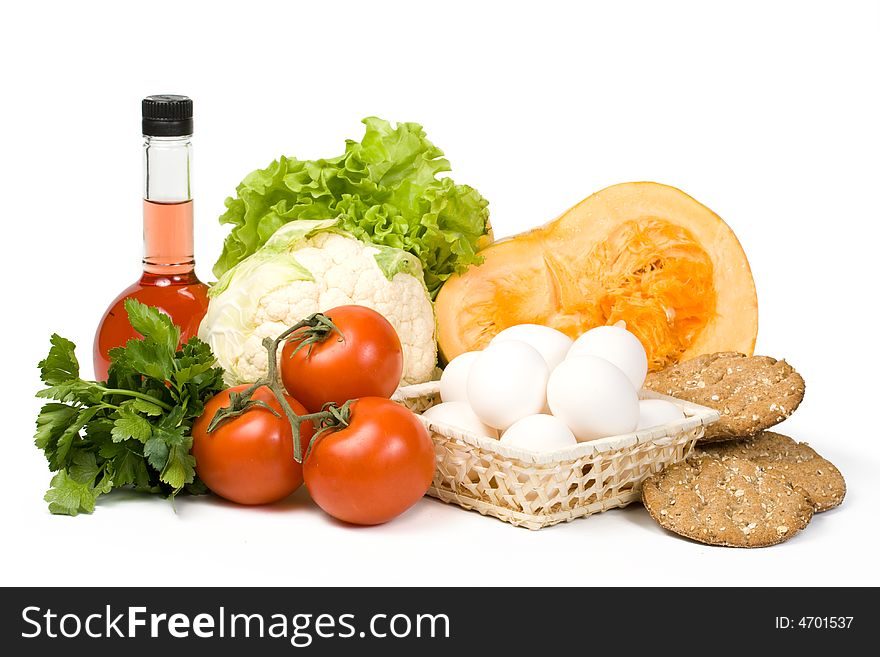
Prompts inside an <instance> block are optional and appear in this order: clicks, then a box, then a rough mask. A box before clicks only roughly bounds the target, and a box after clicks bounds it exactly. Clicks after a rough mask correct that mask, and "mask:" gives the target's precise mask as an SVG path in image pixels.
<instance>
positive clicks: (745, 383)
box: [645, 352, 804, 442]
mask: <svg viewBox="0 0 880 657" xmlns="http://www.w3.org/2000/svg"><path fill="white" fill-rule="evenodd" d="M645 387H646V388H648V389H650V390H655V391H656V392H660V393H663V394H665V395H671V396H672V397H678V398H679V399H684V400H687V401H690V402H694V403H695V404H701V405H703V406H708V407H709V408H714V409H715V410H717V411H719V412H720V413H721V419H720V420H718V422H714V423H713V424H710V425H709V426H708V427H706V435H705V436H704V437H703V438H702V439H701V442H712V441H716V440H730V439H731V438H739V437H743V436H753V435H755V434H756V433H758V432H759V431H762V430H763V429H769V428H770V427H772V426H773V425H775V424H778V423H780V422H782V421H783V420H784V419H785V418H787V417H788V416H789V415H791V414H792V413H793V412H794V410H795V409H796V408H797V407H798V405H799V404H800V403H801V400H802V399H803V398H804V380H803V378H801V375H800V374H798V373H797V372H795V370H794V368H793V367H792V366H791V365H789V364H788V363H786V362H785V361H784V360H776V359H775V358H770V357H769V356H746V355H744V354H738V353H735V352H720V353H716V354H706V355H703V356H697V357H696V358H693V359H691V360H687V361H684V362H681V363H678V364H676V365H673V366H671V367H667V368H666V369H664V370H661V371H659V372H652V373H650V374H649V375H648V377H647V379H646V380H645Z"/></svg>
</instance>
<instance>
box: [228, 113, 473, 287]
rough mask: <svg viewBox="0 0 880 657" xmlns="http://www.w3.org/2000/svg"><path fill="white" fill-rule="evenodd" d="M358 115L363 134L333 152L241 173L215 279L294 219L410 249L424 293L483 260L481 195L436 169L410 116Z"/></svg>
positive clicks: (436, 152) (442, 165)
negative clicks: (330, 224)
mask: <svg viewBox="0 0 880 657" xmlns="http://www.w3.org/2000/svg"><path fill="white" fill-rule="evenodd" d="M363 123H364V124H365V125H366V133H365V134H364V137H363V139H362V140H361V141H360V142H356V141H352V140H348V141H347V142H346V146H345V153H344V154H343V155H341V156H339V157H335V158H331V159H326V160H297V159H296V158H287V157H281V158H280V159H278V160H276V161H274V162H272V164H270V165H269V166H268V167H266V168H265V169H260V170H257V171H254V172H252V173H250V174H248V175H247V176H246V177H245V179H244V180H243V181H242V182H241V184H240V185H239V186H238V188H237V190H236V192H237V195H236V197H235V198H227V199H226V208H227V209H226V212H225V213H224V214H223V215H222V216H221V217H220V223H221V224H231V225H232V230H231V232H230V233H229V235H228V236H227V238H226V241H225V242H224V245H223V252H222V253H221V255H220V258H219V259H218V260H217V263H216V264H215V265H214V274H215V275H216V276H217V277H218V278H220V279H221V283H222V282H223V280H222V277H223V275H224V274H225V273H226V272H227V271H228V270H229V269H231V268H232V267H234V266H235V265H236V264H238V263H239V262H241V261H242V260H243V259H244V258H246V257H247V256H249V255H251V254H253V253H254V252H255V251H256V250H257V249H258V248H260V247H261V246H262V245H263V244H265V243H266V242H267V241H268V240H269V238H270V237H271V236H272V234H273V233H274V232H275V231H276V230H277V229H278V228H279V227H281V226H283V225H285V224H288V223H290V222H295V221H300V220H327V219H337V220H338V223H337V226H338V228H339V229H341V230H343V231H345V232H348V233H350V234H352V235H353V236H354V237H356V238H358V239H360V240H362V241H364V242H369V243H372V244H375V245H377V246H389V247H394V248H396V249H403V250H404V251H407V252H409V253H411V254H412V255H414V256H415V257H416V258H418V259H419V260H420V261H421V263H422V267H423V269H424V277H425V284H426V286H427V288H428V291H429V292H430V294H431V297H432V298H434V297H435V296H436V295H437V292H438V291H439V289H440V286H441V285H442V284H443V281H445V280H446V279H447V278H449V276H451V275H452V274H453V273H456V272H462V271H464V270H465V269H466V268H467V267H468V266H469V265H471V264H475V263H478V262H480V261H481V259H480V258H479V256H477V242H478V240H479V239H480V237H482V236H483V235H485V234H486V233H487V232H488V231H489V222H488V220H489V210H488V207H487V206H488V202H487V201H486V200H485V199H484V198H483V197H482V196H480V194H479V192H477V191H476V190H475V189H473V188H472V187H469V186H467V185H456V184H455V183H454V182H453V181H452V179H450V178H448V177H445V178H438V177H437V176H438V174H441V173H443V172H446V171H449V170H450V167H449V161H448V160H446V159H445V158H443V157H442V156H443V151H441V150H440V149H439V148H437V147H436V146H434V145H433V144H432V143H431V142H430V141H428V139H427V138H426V136H425V132H424V130H423V129H422V127H421V126H420V125H418V124H417V123H399V124H397V127H392V126H391V124H390V123H388V122H387V121H383V120H382V119H378V118H375V117H370V118H366V119H364V120H363Z"/></svg>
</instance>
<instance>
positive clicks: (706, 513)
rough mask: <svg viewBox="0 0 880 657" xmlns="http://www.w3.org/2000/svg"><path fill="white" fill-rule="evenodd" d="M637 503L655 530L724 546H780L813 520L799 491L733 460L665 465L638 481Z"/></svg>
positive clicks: (704, 458)
mask: <svg viewBox="0 0 880 657" xmlns="http://www.w3.org/2000/svg"><path fill="white" fill-rule="evenodd" d="M642 502H643V503H644V505H645V508H646V509H647V510H648V513H650V514H651V517H652V518H654V520H656V521H657V523H659V524H660V526H661V527H663V528H665V529H668V530H669V531H672V532H675V533H676V534H680V535H681V536H685V537H687V538H691V539H693V540H695V541H699V542H701V543H706V544H708V545H723V546H726V547H764V546H767V545H775V544H776V543H781V542H782V541H785V540H787V539H789V538H791V537H792V536H794V535H795V534H797V533H798V532H799V531H800V530H801V529H803V528H804V527H806V526H807V524H808V523H809V522H810V518H812V517H813V505H812V502H811V501H810V500H809V499H808V498H807V497H806V496H805V495H804V494H803V493H802V492H800V491H798V490H796V489H795V488H794V487H793V486H791V485H790V484H789V483H787V482H786V481H784V480H783V479H781V478H779V477H773V476H768V475H767V473H766V472H765V471H764V469H763V468H762V467H761V466H759V465H757V464H756V463H753V462H752V461H748V460H746V459H738V458H736V457H734V456H731V457H728V458H725V459H723V460H722V459H719V458H715V457H714V456H696V457H691V458H689V459H687V460H686V461H680V462H678V463H675V464H673V465H670V466H668V467H666V468H664V469H663V470H662V471H660V472H659V473H657V474H655V475H653V476H651V477H649V478H648V479H646V480H645V481H644V482H643V484H642Z"/></svg>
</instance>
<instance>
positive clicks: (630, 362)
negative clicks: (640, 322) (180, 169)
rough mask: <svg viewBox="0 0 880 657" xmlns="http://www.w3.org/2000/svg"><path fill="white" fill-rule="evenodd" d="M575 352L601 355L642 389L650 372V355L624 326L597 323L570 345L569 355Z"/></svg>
mask: <svg viewBox="0 0 880 657" xmlns="http://www.w3.org/2000/svg"><path fill="white" fill-rule="evenodd" d="M572 356H598V357H599V358H604V359H605V360H607V361H609V362H610V363H614V364H615V365H617V367H619V368H620V369H622V370H623V371H624V373H625V374H626V375H627V376H628V377H629V380H630V382H632V384H633V387H634V388H635V389H636V390H639V389H640V388H641V387H642V385H643V384H644V383H645V376H646V375H647V373H648V356H647V355H646V354H645V348H644V347H643V346H642V343H641V342H639V339H638V338H637V337H636V336H634V335H633V334H632V333H630V332H629V331H627V330H626V329H625V328H623V327H622V326H597V327H596V328H592V329H590V330H589V331H587V332H586V333H584V334H583V335H582V336H580V337H579V338H578V339H577V340H575V341H574V344H572V345H571V349H569V350H568V356H567V358H571V357H572Z"/></svg>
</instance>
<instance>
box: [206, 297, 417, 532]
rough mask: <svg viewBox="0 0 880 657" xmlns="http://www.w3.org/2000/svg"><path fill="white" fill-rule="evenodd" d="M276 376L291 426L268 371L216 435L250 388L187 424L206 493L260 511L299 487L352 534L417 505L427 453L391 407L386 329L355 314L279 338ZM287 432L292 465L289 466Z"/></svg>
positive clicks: (393, 381)
mask: <svg viewBox="0 0 880 657" xmlns="http://www.w3.org/2000/svg"><path fill="white" fill-rule="evenodd" d="M325 320H326V321H325ZM274 349H275V344H274V343H273V345H272V347H271V349H270V352H271V353H270V355H274V351H273V350H274ZM278 365H279V367H278V372H279V373H280V379H281V381H282V383H283V385H284V389H285V390H284V394H283V396H284V399H285V401H286V403H287V405H288V406H289V409H290V410H291V411H292V412H293V415H294V416H296V417H298V418H303V419H302V420H298V421H294V422H293V423H292V422H291V420H290V419H289V416H288V415H287V414H286V411H285V409H284V407H283V406H282V404H281V401H280V400H279V398H278V397H279V395H278V393H277V388H276V389H273V386H277V383H273V382H272V381H271V377H272V376H273V375H275V372H276V369H275V368H274V367H273V368H270V377H269V379H267V381H266V385H261V386H259V387H256V388H255V389H253V390H251V391H250V394H249V396H248V399H249V401H247V402H246V403H247V407H246V408H244V409H243V411H239V412H234V413H229V415H228V417H226V418H224V420H223V421H222V422H220V423H219V424H217V423H216V422H215V418H216V417H217V414H218V411H221V409H225V412H228V411H229V409H230V408H235V403H241V400H240V399H236V398H237V397H239V396H241V395H246V396H247V394H248V391H249V389H250V388H252V386H246V385H245V386H237V387H235V388H231V389H229V390H224V391H223V392H221V393H220V394H218V395H216V396H215V397H214V398H213V399H211V400H210V401H209V402H208V403H207V404H206V407H205V412H204V413H203V414H202V416H201V417H200V418H199V419H198V420H197V421H196V423H195V424H194V425H193V448H192V453H193V456H195V459H196V471H197V473H198V475H199V477H200V478H201V479H202V481H204V483H205V484H206V485H207V486H208V488H210V489H211V490H212V491H213V492H214V493H216V494H217V495H219V496H221V497H224V498H226V499H228V500H231V501H233V502H238V503H240V504H267V503H270V502H275V501H278V500H280V499H283V498H285V497H287V496H288V495H290V494H291V493H292V492H293V491H295V490H296V489H297V488H299V486H300V485H301V484H302V483H303V481H305V484H306V488H308V490H309V493H310V494H311V496H312V499H313V500H314V501H315V502H316V503H317V504H318V506H320V507H321V508H322V509H323V510H324V511H326V512H327V513H329V514H330V515H332V516H333V517H335V518H338V519H339V520H343V521H345V522H350V523H354V524H362V525H374V524H379V523H383V522H387V521H388V520H391V519H392V518H394V517H396V516H398V515H400V514H401V513H403V512H404V511H406V510H407V509H408V508H410V507H411V506H412V505H413V504H415V503H416V502H417V501H418V500H419V498H421V497H422V496H423V495H424V494H425V492H426V491H427V489H428V486H429V485H430V483H431V480H432V478H433V474H434V449H433V446H432V444H431V440H430V438H429V437H428V433H427V431H426V430H425V428H424V426H423V425H422V423H421V422H420V421H419V419H418V418H417V417H416V416H415V415H414V414H413V413H411V412H410V411H409V410H407V409H406V408H404V407H403V406H400V405H399V404H397V403H395V402H392V401H391V400H390V399H389V397H390V395H391V393H393V392H394V390H395V389H396V387H397V385H398V383H399V382H400V377H401V373H402V371H403V350H402V348H401V345H400V339H399V338H398V336H397V333H396V332H395V330H394V328H393V327H392V326H391V324H390V323H389V322H388V320H386V319H385V318H384V317H383V316H382V315H380V314H379V313H377V312H375V311H373V310H371V309H369V308H366V307H364V306H340V307H338V308H334V309H332V310H329V311H327V312H326V313H324V314H323V315H321V316H320V321H319V322H313V325H309V326H304V327H302V328H300V329H295V330H292V331H291V332H290V334H289V335H288V336H286V338H285V341H284V346H283V348H282V350H281V355H280V359H279V364H278ZM332 411H335V412H332ZM213 424H217V426H212V425H213ZM328 424H329V426H327V425H328ZM297 425H298V433H299V439H300V448H301V452H302V454H304V455H305V458H304V460H303V463H302V465H300V463H298V462H297V460H296V459H295V458H294V454H295V449H294V441H295V436H296V433H297V431H296V430H295V426H297ZM316 427H317V429H316ZM316 434H317V437H315V436H316Z"/></svg>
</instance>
